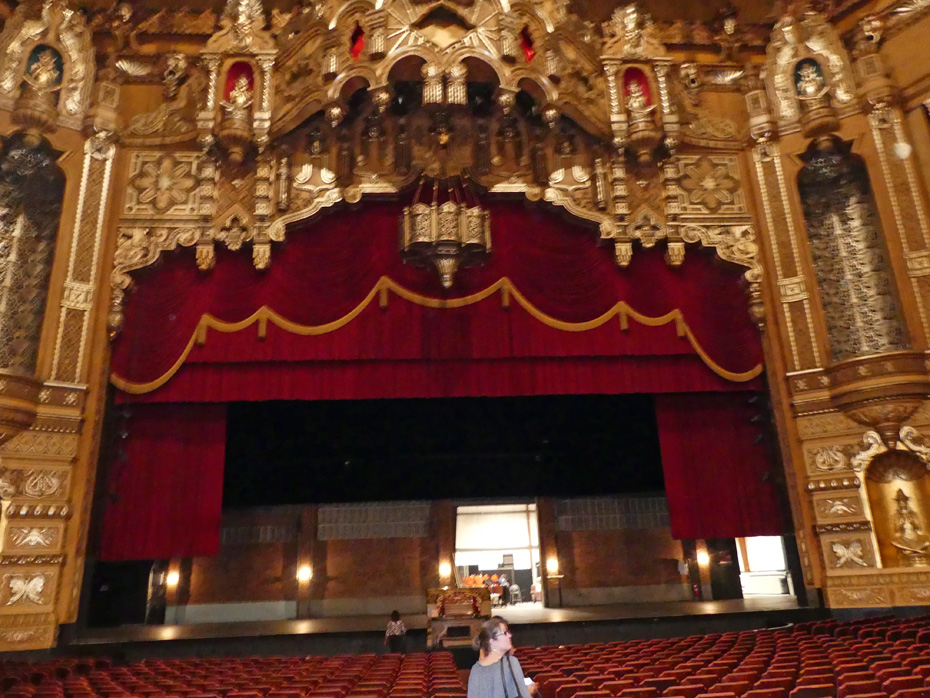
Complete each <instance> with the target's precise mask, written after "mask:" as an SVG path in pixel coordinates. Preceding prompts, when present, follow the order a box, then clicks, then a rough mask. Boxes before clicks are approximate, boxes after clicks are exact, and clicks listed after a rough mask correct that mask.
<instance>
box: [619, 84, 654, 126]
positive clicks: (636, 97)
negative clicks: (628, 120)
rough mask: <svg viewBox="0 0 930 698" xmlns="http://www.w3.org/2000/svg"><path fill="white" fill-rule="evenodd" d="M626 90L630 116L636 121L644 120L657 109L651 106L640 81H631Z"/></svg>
mask: <svg viewBox="0 0 930 698" xmlns="http://www.w3.org/2000/svg"><path fill="white" fill-rule="evenodd" d="M626 89H627V98H626V108H627V109H629V110H630V114H632V115H633V118H634V119H635V118H643V117H645V116H646V115H647V114H648V113H649V112H651V111H652V110H653V109H655V105H650V104H649V99H648V97H647V96H646V92H645V90H643V86H642V85H640V84H639V81H637V80H631V81H630V84H629V85H628V86H627V88H626Z"/></svg>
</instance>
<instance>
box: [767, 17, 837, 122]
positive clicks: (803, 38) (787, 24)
mask: <svg viewBox="0 0 930 698" xmlns="http://www.w3.org/2000/svg"><path fill="white" fill-rule="evenodd" d="M767 56H768V58H767V61H766V78H765V83H766V88H767V90H768V96H769V102H770V103H771V104H772V105H773V106H774V112H775V117H776V119H777V120H778V122H779V125H780V126H781V127H782V128H790V127H792V126H794V125H796V124H797V123H798V122H799V121H800V119H801V116H802V113H804V114H805V115H806V116H807V117H810V118H813V119H814V120H815V121H816V118H817V116H818V114H822V111H820V110H822V109H824V108H826V109H827V110H829V109H830V104H829V102H828V101H826V99H827V97H828V96H829V99H831V100H835V102H836V103H837V104H838V105H839V106H840V108H845V107H854V106H855V97H856V90H855V83H854V81H853V71H852V67H851V66H850V64H849V58H848V56H847V55H846V51H845V49H844V48H843V44H842V42H841V41H840V38H839V36H838V35H837V33H836V30H835V29H834V28H833V27H832V26H831V25H830V24H829V23H828V22H827V21H826V18H825V17H824V16H823V15H821V14H818V13H814V12H807V13H805V14H804V15H803V16H802V17H801V18H800V19H797V18H795V17H793V16H791V15H785V16H784V17H782V18H781V19H780V20H779V21H778V23H777V24H776V25H775V28H774V29H773V31H772V38H771V41H770V42H769V44H768V48H767ZM802 105H803V109H802ZM811 135H813V133H812V134H811Z"/></svg>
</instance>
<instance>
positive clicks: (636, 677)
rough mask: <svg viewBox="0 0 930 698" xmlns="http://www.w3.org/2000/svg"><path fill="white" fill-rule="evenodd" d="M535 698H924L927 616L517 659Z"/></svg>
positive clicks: (365, 667)
mask: <svg viewBox="0 0 930 698" xmlns="http://www.w3.org/2000/svg"><path fill="white" fill-rule="evenodd" d="M517 656H518V657H519V658H520V661H521V664H522V665H523V669H524V672H525V673H526V674H527V675H528V676H531V677H532V678H533V679H534V680H535V681H536V683H537V685H538V686H539V689H540V694H541V698H660V697H661V698H930V616H921V617H918V618H912V619H896V618H893V617H881V618H871V619H867V620H860V621H855V622H845V623H840V622H837V621H835V620H828V621H818V622H815V623H805V624H800V625H796V626H793V627H791V628H789V629H777V630H759V631H746V632H739V633H726V634H721V635H698V636H692V637H686V638H678V639H670V640H643V641H630V642H611V643H606V644H593V645H568V646H560V647H537V648H529V647H521V648H518V649H517ZM0 695H2V697H3V698H132V697H136V698H171V697H177V698H465V688H464V685H463V683H462V680H461V678H460V676H459V673H458V672H457V670H456V668H455V665H454V662H453V659H452V655H451V654H449V653H447V652H436V653H431V654H413V655H406V656H401V655H394V654H387V655H381V656H375V655H360V656H349V655H342V656H337V657H306V658H297V657H270V658H266V657H248V658H243V659H229V658H226V659H190V660H181V659H178V660H146V661H141V662H132V663H129V664H126V665H122V666H116V665H114V664H113V663H111V662H109V661H107V660H105V659H99V660H93V661H89V660H77V659H60V660H56V661H52V662H42V663H27V662H18V661H5V662H0Z"/></svg>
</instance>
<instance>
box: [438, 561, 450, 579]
mask: <svg viewBox="0 0 930 698" xmlns="http://www.w3.org/2000/svg"><path fill="white" fill-rule="evenodd" d="M451 576H452V565H450V564H449V563H448V562H440V563H439V577H440V579H448V578H449V577H451Z"/></svg>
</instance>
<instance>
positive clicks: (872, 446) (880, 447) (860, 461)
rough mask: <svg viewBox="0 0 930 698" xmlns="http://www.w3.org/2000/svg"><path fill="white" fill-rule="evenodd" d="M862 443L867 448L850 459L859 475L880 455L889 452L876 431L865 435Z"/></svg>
mask: <svg viewBox="0 0 930 698" xmlns="http://www.w3.org/2000/svg"><path fill="white" fill-rule="evenodd" d="M862 443H863V445H864V446H865V448H863V449H862V450H860V451H859V452H858V453H856V454H855V455H854V456H853V457H852V458H850V459H849V463H850V465H851V466H852V469H853V470H855V471H856V472H857V473H859V472H862V471H863V470H864V469H865V468H866V467H867V466H868V465H869V463H871V462H872V459H873V458H874V457H875V456H877V455H878V454H879V453H885V452H886V451H887V450H888V447H887V446H886V445H885V444H884V442H883V441H882V437H881V436H879V434H878V432H875V431H867V432H866V433H865V434H863V435H862Z"/></svg>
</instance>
